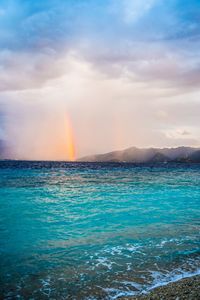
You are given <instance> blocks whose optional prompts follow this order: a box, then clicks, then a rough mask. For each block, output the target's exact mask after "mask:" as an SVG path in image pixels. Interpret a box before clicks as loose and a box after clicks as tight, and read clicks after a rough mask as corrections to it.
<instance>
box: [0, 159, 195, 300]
mask: <svg viewBox="0 0 200 300" xmlns="http://www.w3.org/2000/svg"><path fill="white" fill-rule="evenodd" d="M196 274H200V164H189V163H187V164H185V163H160V164H159V163H157V164H132V163H81V162H74V163H70V162H42V161H40V162H36V161H35V162H34V161H32V162H31V161H9V160H8V161H1V162H0V298H1V299H30V300H34V299H59V300H60V299H74V300H75V299H87V300H95V299H97V300H98V299H108V300H110V299H119V298H120V299H121V297H122V298H123V296H124V297H129V296H134V295H138V294H141V293H148V292H149V291H151V290H152V289H153V288H155V287H157V286H161V285H165V284H167V283H168V282H172V281H177V280H179V279H181V278H184V277H190V276H193V275H196Z"/></svg>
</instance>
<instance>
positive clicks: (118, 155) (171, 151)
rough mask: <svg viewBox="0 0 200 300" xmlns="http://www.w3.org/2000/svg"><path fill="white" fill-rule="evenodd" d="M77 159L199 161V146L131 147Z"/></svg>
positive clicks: (144, 161)
mask: <svg viewBox="0 0 200 300" xmlns="http://www.w3.org/2000/svg"><path fill="white" fill-rule="evenodd" d="M78 161H85V162H86V161H87V162H133V163H156V162H194V163H195V162H197V163H199V162H200V148H192V147H177V148H149V149H139V148H136V147H131V148H128V149H125V150H121V151H113V152H109V153H105V154H98V155H91V156H85V157H83V158H80V159H79V160H78Z"/></svg>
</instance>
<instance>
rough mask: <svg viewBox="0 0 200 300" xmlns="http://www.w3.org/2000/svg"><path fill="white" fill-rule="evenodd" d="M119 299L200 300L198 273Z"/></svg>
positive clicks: (199, 277) (199, 276) (199, 278)
mask: <svg viewBox="0 0 200 300" xmlns="http://www.w3.org/2000/svg"><path fill="white" fill-rule="evenodd" d="M119 299H121V300H200V275H194V276H191V277H186V278H183V279H180V280H177V281H174V282H170V283H168V284H166V285H162V286H159V287H155V288H153V289H152V290H151V291H149V293H148V294H141V295H137V296H132V297H120V298H119Z"/></svg>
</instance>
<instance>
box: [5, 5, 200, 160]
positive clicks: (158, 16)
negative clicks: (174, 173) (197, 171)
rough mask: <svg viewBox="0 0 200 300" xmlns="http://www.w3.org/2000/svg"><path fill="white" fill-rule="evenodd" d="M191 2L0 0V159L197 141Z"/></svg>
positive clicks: (196, 55) (66, 156) (197, 61)
mask: <svg viewBox="0 0 200 300" xmlns="http://www.w3.org/2000/svg"><path fill="white" fill-rule="evenodd" d="M199 49H200V1H199V0H190V1H189V0H167V1H166V0H65V1H64V0H43V1H41V0H34V1H32V0H0V158H12V159H34V160H37V159H38V160H74V159H76V158H78V157H82V156H85V155H90V154H97V153H104V152H109V151H112V150H118V149H124V148H128V147H131V146H137V147H145V148H146V147H176V146H182V145H185V146H194V147H199V146H200V117H199V115H200V50H199Z"/></svg>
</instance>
